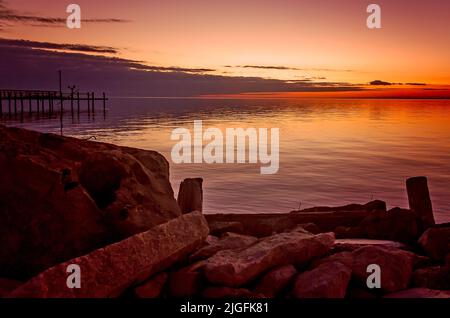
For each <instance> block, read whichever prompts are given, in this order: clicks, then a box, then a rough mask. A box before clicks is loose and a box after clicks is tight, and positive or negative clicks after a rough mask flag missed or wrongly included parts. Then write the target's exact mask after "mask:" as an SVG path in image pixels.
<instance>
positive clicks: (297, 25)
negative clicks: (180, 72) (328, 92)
mask: <svg viewBox="0 0 450 318" xmlns="http://www.w3.org/2000/svg"><path fill="white" fill-rule="evenodd" d="M1 2H2V1H0V3H1ZM3 2H4V3H6V5H7V6H8V7H9V8H11V9H13V10H15V11H17V12H21V13H26V14H30V15H38V16H44V17H62V18H64V17H66V16H67V14H66V13H65V7H66V5H67V3H66V2H65V1H53V0H34V1H29V0H14V1H11V0H10V1H6V2H5V1H3ZM77 3H78V4H79V5H80V6H81V8H82V17H83V18H84V19H89V18H118V19H124V20H127V22H125V23H84V24H83V25H82V28H81V30H69V29H67V28H65V27H62V26H58V27H50V26H36V24H34V25H32V24H31V23H19V24H15V25H14V27H12V28H9V29H6V30H5V31H4V32H0V37H4V38H14V39H27V40H34V41H46V42H55V43H82V44H90V45H102V46H103V45H104V46H110V47H114V48H118V49H119V50H120V53H118V54H117V56H119V57H122V58H127V59H133V60H139V61H143V62H145V63H146V64H149V65H157V66H177V67H186V68H211V69H214V71H213V72H208V74H216V75H225V76H227V75H230V76H231V75H232V76H236V75H237V76H258V77H264V78H276V79H283V80H304V79H310V80H312V81H318V82H320V81H326V82H347V83H351V84H367V83H368V82H370V81H372V80H376V79H380V80H383V81H388V82H392V83H427V84H434V85H436V84H437V85H444V84H450V58H449V57H450V41H449V39H450V25H449V24H450V22H449V21H450V1H448V0H432V1H418V0H417V1H415V0H414V1H412V0H410V1H407V0H395V1H386V0H383V1H381V0H380V1H376V3H378V4H379V5H380V6H381V8H382V29H380V30H369V29H368V28H367V27H366V18H367V16H368V14H367V13H366V7H367V5H368V4H369V3H370V2H367V1H360V0H348V1H338V0H335V1H333V0H315V1H302V0H246V1H242V0H228V1H215V0H190V1H180V0H178V1H174V0H165V1H160V0H150V1H149V0H129V1H106V0H99V1H95V2H94V1H88V0H78V1H77ZM244 66H251V67H244ZM253 66H259V67H253ZM268 66H269V68H267V67H268ZM391 88H392V87H391ZM403 89H404V87H403ZM414 89H416V88H414ZM420 94H425V95H427V96H428V95H433V96H434V95H436V94H439V93H438V92H431V91H428V92H426V93H423V92H422V93H420Z"/></svg>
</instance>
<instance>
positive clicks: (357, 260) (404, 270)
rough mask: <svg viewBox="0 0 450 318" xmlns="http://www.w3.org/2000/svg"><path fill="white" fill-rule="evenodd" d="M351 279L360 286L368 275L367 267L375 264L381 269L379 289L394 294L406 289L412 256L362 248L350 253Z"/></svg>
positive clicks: (403, 252)
mask: <svg viewBox="0 0 450 318" xmlns="http://www.w3.org/2000/svg"><path fill="white" fill-rule="evenodd" d="M352 257H353V264H352V272H353V277H354V278H355V279H356V280H358V281H359V282H360V283H361V284H362V285H364V286H365V285H366V281H367V278H368V276H369V275H370V273H367V267H368V266H369V265H370V264H376V265H378V266H380V269H381V289H382V290H383V291H385V292H395V291H398V290H402V289H405V288H407V287H408V284H409V281H410V278H411V275H412V271H413V265H414V256H413V254H412V253H409V252H407V251H403V250H399V249H393V248H383V247H379V246H364V247H361V248H359V249H357V250H355V251H353V252H352Z"/></svg>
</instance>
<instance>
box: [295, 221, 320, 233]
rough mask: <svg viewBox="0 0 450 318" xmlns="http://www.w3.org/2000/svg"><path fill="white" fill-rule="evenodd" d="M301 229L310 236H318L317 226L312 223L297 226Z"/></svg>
mask: <svg viewBox="0 0 450 318" xmlns="http://www.w3.org/2000/svg"><path fill="white" fill-rule="evenodd" d="M298 226H299V227H301V228H304V229H305V230H306V231H308V232H310V233H312V234H319V233H320V232H321V231H320V229H319V227H318V226H317V225H315V224H314V223H302V224H299V225H298Z"/></svg>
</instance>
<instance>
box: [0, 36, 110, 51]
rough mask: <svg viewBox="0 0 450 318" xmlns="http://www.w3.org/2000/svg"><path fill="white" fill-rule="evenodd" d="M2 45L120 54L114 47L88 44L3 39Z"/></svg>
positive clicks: (0, 41) (0, 40) (0, 43)
mask: <svg viewBox="0 0 450 318" xmlns="http://www.w3.org/2000/svg"><path fill="white" fill-rule="evenodd" d="M0 45H3V46H16V47H27V48H38V49H47V50H66V51H78V52H88V53H111V54H116V53H118V52H119V51H118V50H117V49H115V48H112V47H107V46H95V45H86V44H58V43H50V42H37V41H28V40H14V39H2V38H0Z"/></svg>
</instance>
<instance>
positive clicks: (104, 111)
mask: <svg viewBox="0 0 450 318" xmlns="http://www.w3.org/2000/svg"><path fill="white" fill-rule="evenodd" d="M105 114H106V94H105V92H103V115H105Z"/></svg>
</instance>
